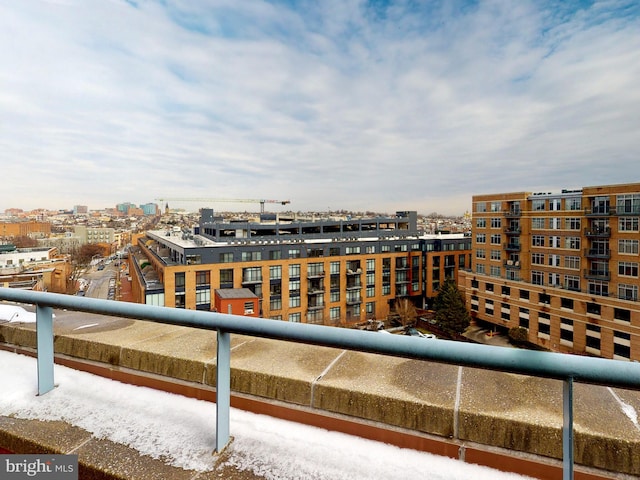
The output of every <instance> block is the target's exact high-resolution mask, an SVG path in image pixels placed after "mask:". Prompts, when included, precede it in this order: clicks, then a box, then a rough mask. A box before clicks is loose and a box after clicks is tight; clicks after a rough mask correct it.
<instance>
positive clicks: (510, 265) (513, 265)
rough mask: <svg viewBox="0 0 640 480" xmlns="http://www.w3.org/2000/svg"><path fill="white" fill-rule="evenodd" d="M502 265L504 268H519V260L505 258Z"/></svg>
mask: <svg viewBox="0 0 640 480" xmlns="http://www.w3.org/2000/svg"><path fill="white" fill-rule="evenodd" d="M504 266H505V267H506V268H510V269H516V270H520V261H519V260H515V261H513V260H507V261H506V262H504Z"/></svg>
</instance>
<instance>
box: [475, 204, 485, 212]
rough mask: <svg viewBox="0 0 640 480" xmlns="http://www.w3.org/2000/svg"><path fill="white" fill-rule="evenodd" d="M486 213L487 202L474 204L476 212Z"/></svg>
mask: <svg viewBox="0 0 640 480" xmlns="http://www.w3.org/2000/svg"><path fill="white" fill-rule="evenodd" d="M486 211H487V202H478V203H476V212H486Z"/></svg>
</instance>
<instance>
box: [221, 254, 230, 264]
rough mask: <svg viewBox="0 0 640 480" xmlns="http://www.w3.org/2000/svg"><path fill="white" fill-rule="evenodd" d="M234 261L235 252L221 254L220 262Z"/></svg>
mask: <svg viewBox="0 0 640 480" xmlns="http://www.w3.org/2000/svg"><path fill="white" fill-rule="evenodd" d="M232 262H233V252H228V253H221V254H220V263H232Z"/></svg>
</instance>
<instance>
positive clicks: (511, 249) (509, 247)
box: [504, 243, 520, 252]
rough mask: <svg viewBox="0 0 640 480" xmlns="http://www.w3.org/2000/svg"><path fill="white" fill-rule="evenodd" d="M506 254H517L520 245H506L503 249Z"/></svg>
mask: <svg viewBox="0 0 640 480" xmlns="http://www.w3.org/2000/svg"><path fill="white" fill-rule="evenodd" d="M504 248H505V250H506V251H507V252H519V251H520V244H519V243H507V245H506V246H505V247H504Z"/></svg>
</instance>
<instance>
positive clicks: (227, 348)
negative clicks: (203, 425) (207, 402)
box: [216, 329, 231, 453]
mask: <svg viewBox="0 0 640 480" xmlns="http://www.w3.org/2000/svg"><path fill="white" fill-rule="evenodd" d="M217 343H218V346H217V358H216V452H218V453H220V452H222V450H224V448H225V447H226V446H227V444H228V443H229V410H230V408H231V334H230V333H229V332H225V331H223V330H220V329H218V342H217Z"/></svg>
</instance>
